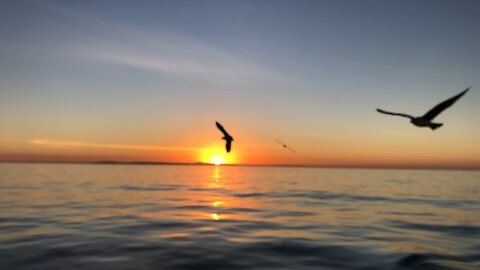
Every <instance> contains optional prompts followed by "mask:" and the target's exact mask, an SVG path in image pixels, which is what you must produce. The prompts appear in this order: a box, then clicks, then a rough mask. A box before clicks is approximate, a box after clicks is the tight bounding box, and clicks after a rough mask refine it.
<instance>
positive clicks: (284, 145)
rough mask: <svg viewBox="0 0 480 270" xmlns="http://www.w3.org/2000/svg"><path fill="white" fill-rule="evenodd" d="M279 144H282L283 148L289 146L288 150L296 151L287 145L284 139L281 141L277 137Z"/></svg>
mask: <svg viewBox="0 0 480 270" xmlns="http://www.w3.org/2000/svg"><path fill="white" fill-rule="evenodd" d="M275 140H276V141H277V142H278V143H279V144H281V145H282V146H283V148H287V149H288V150H290V151H291V152H292V153H296V152H295V150H293V149H292V148H290V147H289V146H288V145H286V144H285V143H283V142H282V141H280V140H279V139H275Z"/></svg>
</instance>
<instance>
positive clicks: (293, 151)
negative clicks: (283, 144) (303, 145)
mask: <svg viewBox="0 0 480 270" xmlns="http://www.w3.org/2000/svg"><path fill="white" fill-rule="evenodd" d="M287 148H288V150H290V151H292V153H296V152H297V151H295V150H293V149H292V148H290V147H289V146H287Z"/></svg>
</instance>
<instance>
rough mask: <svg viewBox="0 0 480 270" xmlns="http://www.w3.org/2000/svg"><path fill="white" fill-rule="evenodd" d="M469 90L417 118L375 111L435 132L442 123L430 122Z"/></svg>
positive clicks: (379, 110) (380, 110)
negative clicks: (395, 116) (407, 119)
mask: <svg viewBox="0 0 480 270" xmlns="http://www.w3.org/2000/svg"><path fill="white" fill-rule="evenodd" d="M468 90H470V87H468V88H467V89H465V90H463V91H462V92H461V93H460V94H458V95H456V96H454V97H451V98H449V99H447V100H445V101H444V102H442V103H440V104H438V105H437V106H435V107H433V109H431V110H430V111H428V112H427V113H426V114H425V115H423V116H419V117H413V116H411V115H408V114H404V113H393V112H387V111H384V110H382V109H377V111H378V112H379V113H384V114H390V115H397V116H402V117H406V118H410V123H412V124H414V125H415V126H417V127H429V128H431V129H432V130H435V129H437V128H439V127H441V126H443V124H442V123H433V122H432V120H433V118H435V117H436V116H437V115H439V114H440V113H441V112H443V111H444V110H445V109H447V108H448V107H450V106H452V105H453V103H455V101H457V100H458V99H459V98H461V97H462V96H463V95H465V93H466V92H467V91H468Z"/></svg>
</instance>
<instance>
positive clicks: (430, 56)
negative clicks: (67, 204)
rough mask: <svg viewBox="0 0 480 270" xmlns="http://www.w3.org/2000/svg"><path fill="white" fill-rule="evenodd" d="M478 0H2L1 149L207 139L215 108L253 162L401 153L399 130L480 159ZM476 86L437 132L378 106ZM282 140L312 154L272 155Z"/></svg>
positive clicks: (404, 140)
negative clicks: (41, 142)
mask: <svg viewBox="0 0 480 270" xmlns="http://www.w3.org/2000/svg"><path fill="white" fill-rule="evenodd" d="M478 10H480V3H478V1H136V2H132V1H3V2H2V4H1V8H0V37H1V38H0V59H1V62H0V89H1V90H0V91H1V92H0V124H1V125H2V127H3V128H2V129H3V130H2V135H0V146H3V148H4V149H7V150H4V153H3V154H5V155H6V154H13V153H15V154H22V153H24V154H33V153H43V152H45V153H47V152H48V151H50V150H48V149H36V148H34V146H32V145H31V144H29V143H28V142H29V141H31V140H35V139H46V140H55V141H78V142H88V143H103V144H108V143H113V144H128V145H130V144H139V145H152V146H155V147H179V148H181V147H198V148H202V147H205V146H203V142H204V141H205V140H209V138H210V137H212V136H214V139H217V137H218V134H217V133H216V132H217V131H216V130H215V129H214V128H213V130H212V131H204V130H205V129H207V130H209V129H210V128H211V126H212V123H213V122H214V121H215V120H218V121H221V122H223V123H224V124H225V125H227V126H228V125H230V126H233V127H238V128H237V130H236V131H237V132H238V133H239V134H241V135H242V136H243V137H242V136H241V137H240V139H239V145H244V146H245V147H246V148H245V149H244V151H245V152H249V151H250V150H249V149H250V148H253V150H251V151H253V152H255V151H256V152H259V154H258V156H261V157H262V158H256V159H255V158H254V157H250V158H244V160H256V161H258V160H262V161H265V160H267V161H268V160H273V161H276V162H290V163H291V162H296V161H297V160H298V162H300V163H301V162H307V163H315V162H317V163H321V162H322V161H325V160H326V159H328V158H329V157H325V155H324V154H323V153H325V152H328V153H329V156H330V157H331V156H332V155H333V153H335V147H333V145H338V144H342V145H345V146H344V147H345V148H347V149H351V150H352V155H353V156H354V157H352V158H351V159H352V160H353V159H358V158H360V157H364V156H368V152H369V149H372V147H375V144H376V143H380V144H381V143H384V144H387V145H389V147H391V148H388V147H387V148H388V150H386V151H390V152H391V151H392V150H393V149H396V148H395V147H394V145H393V144H394V143H393V142H391V140H392V138H395V140H400V143H399V145H412V146H413V148H417V149H418V148H419V147H420V148H421V147H427V148H426V149H424V151H426V152H427V153H429V154H430V155H438V153H437V152H438V151H440V153H444V154H445V155H448V154H449V153H455V155H454V156H455V157H456V158H457V160H460V161H461V160H466V161H468V162H473V161H472V160H476V161H478V158H475V156H480V149H479V146H478V144H477V143H476V138H477V137H478V134H479V132H480V124H479V121H477V119H476V117H477V116H478V115H480V109H479V106H478V104H479V102H478V101H479V95H478V94H477V92H478V90H476V88H477V87H478V85H480V76H478V74H479V71H480V53H478V48H480V35H478V29H480V27H479V26H480V18H479V17H478ZM470 85H471V86H472V91H471V92H469V93H468V95H467V96H466V97H465V98H464V99H463V100H460V101H459V103H458V104H456V105H455V106H454V107H453V108H452V109H450V110H448V111H447V112H445V113H444V114H442V115H441V116H439V121H440V122H445V123H446V125H445V126H444V127H443V128H442V129H441V130H439V132H437V131H436V132H435V134H434V135H435V136H436V137H432V136H433V134H432V133H431V132H430V131H429V130H420V129H419V130H417V129H415V128H413V127H412V126H410V125H409V124H408V122H406V121H402V120H401V119H396V118H387V117H385V116H383V115H379V114H377V113H376V112H375V108H377V107H382V108H385V109H390V110H393V111H402V112H407V113H412V114H416V115H421V114H423V113H424V112H425V111H426V110H428V109H429V108H430V107H431V106H433V105H435V104H436V103H438V102H440V101H441V100H443V99H445V98H448V97H450V96H452V95H454V94H456V93H458V92H460V91H461V90H463V89H465V88H466V87H468V86H470ZM227 123H228V124H227ZM198 130H201V131H198ZM197 133H198V134H197ZM438 133H440V134H438ZM179 134H182V135H179ZM193 135H195V136H197V137H198V139H197V140H193V139H191V137H193ZM276 137H282V139H283V140H286V141H288V142H290V144H293V145H296V146H297V148H300V149H301V150H303V153H305V155H304V156H301V155H298V156H296V157H295V158H293V157H291V156H284V153H282V152H278V153H276V152H274V154H271V155H269V154H267V153H263V152H262V150H261V149H266V150H264V152H268V151H270V150H268V149H270V148H272V147H275V145H274V141H273V145H272V139H274V138H276ZM242 138H243V139H242ZM446 142H449V143H446ZM207 144H208V143H207ZM417 144H418V145H417ZM426 144H427V145H426ZM446 144H447V145H458V147H457V148H455V149H452V147H451V146H449V147H447V146H445V145H446ZM440 146H441V147H443V148H442V149H443V150H442V149H440V150H439V149H438V148H439V147H440ZM255 147H257V148H258V149H257V150H255V149H254V148H255ZM259 149H260V150H259ZM67 150H68V151H71V152H72V153H73V152H75V151H78V150H79V149H66V150H65V151H64V152H62V153H60V154H65V155H66V153H67V152H68V151H67ZM267 150H268V151H267ZM280 150H281V149H280ZM82 151H83V150H82ZM404 151H405V152H404V153H403V155H404V156H405V157H406V156H408V154H409V153H410V154H411V152H407V151H406V150H404ZM410 151H414V150H413V149H411V150H410ZM452 151H453V152H452ZM87 152H88V151H87ZM260 152H262V153H260ZM300 152H302V151H300ZM339 152H341V151H339ZM82 153H83V152H82ZM342 153H343V152H342ZM463 153H464V154H463ZM0 154H2V153H0ZM57 154H58V153H57ZM60 154H59V155H60ZM83 154H85V155H87V154H86V153H83ZM117 154H118V155H126V154H125V153H123V154H119V153H117ZM92 155H93V154H92ZM112 155H113V154H112ZM156 155H158V156H157V159H172V157H171V156H169V155H168V154H167V153H157V154H156ZM388 155H389V153H387V152H385V153H382V152H381V151H377V152H376V154H375V157H376V159H378V158H380V157H383V156H388ZM141 156H142V154H141V153H140V152H139V153H137V156H135V157H136V158H138V157H141ZM244 156H246V155H244ZM109 157H110V156H109ZM111 157H112V158H115V157H116V156H115V155H113V156H111ZM390 158H391V159H392V162H394V160H395V157H394V156H392V157H390ZM191 159H195V158H194V157H191ZM332 159H333V160H348V159H349V157H348V155H347V154H346V153H343V154H339V156H338V157H332ZM373 159H374V158H373V157H372V160H373ZM460 161H458V162H460ZM265 162H266V161H265ZM444 162H446V161H444Z"/></svg>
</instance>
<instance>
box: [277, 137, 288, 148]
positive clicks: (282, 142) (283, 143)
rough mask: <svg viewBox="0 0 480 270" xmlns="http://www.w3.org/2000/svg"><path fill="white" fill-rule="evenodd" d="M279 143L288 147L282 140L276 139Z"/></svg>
mask: <svg viewBox="0 0 480 270" xmlns="http://www.w3.org/2000/svg"><path fill="white" fill-rule="evenodd" d="M275 140H276V141H277V142H278V143H279V144H281V145H282V146H283V147H286V146H287V145H286V144H284V143H283V142H282V141H280V140H279V139H275Z"/></svg>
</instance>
